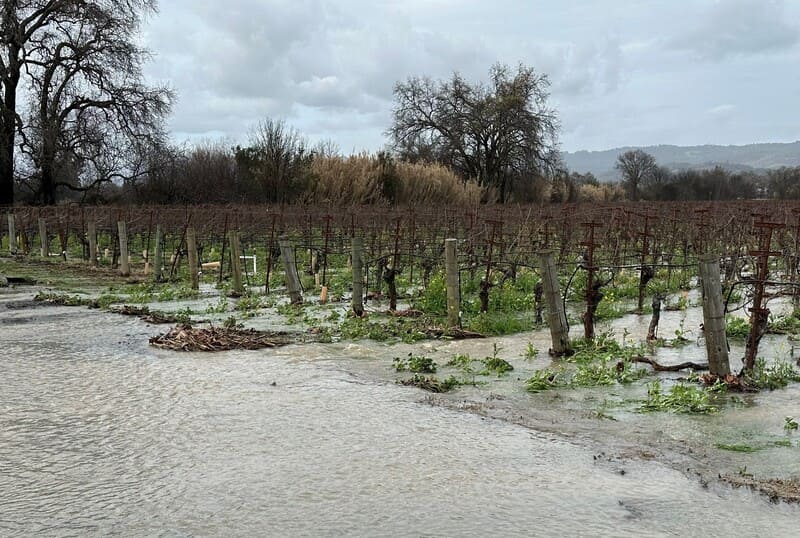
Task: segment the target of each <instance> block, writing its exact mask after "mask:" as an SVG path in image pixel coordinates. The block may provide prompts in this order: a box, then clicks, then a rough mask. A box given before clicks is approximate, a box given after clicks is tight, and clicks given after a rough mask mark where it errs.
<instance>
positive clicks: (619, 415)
mask: <svg viewBox="0 0 800 538" xmlns="http://www.w3.org/2000/svg"><path fill="white" fill-rule="evenodd" d="M635 207H636V208H637V209H636V211H634V206H609V207H604V208H597V207H594V208H593V209H591V211H589V210H587V208H581V207H573V208H570V209H569V214H566V215H557V214H555V213H554V214H546V211H547V209H546V208H545V209H541V208H538V209H537V208H521V207H519V208H515V209H512V210H507V211H506V212H505V214H496V213H493V214H482V213H480V212H479V211H475V212H467V213H464V212H463V211H462V212H461V213H459V214H456V213H452V212H451V213H448V212H439V214H438V215H434V213H433V212H430V213H425V212H423V211H422V210H419V211H415V212H410V211H399V210H398V211H395V212H394V213H392V212H389V211H388V210H387V212H385V213H383V214H381V215H379V217H380V218H378V216H376V215H373V217H374V218H370V220H369V221H368V222H367V221H366V220H365V219H366V217H367V215H360V216H359V215H358V211H355V210H354V211H353V212H351V213H350V214H345V213H344V212H342V213H341V214H338V215H336V216H331V215H329V214H326V213H319V212H317V213H313V214H312V213H311V212H307V214H302V213H300V212H296V213H291V214H290V213H289V211H288V210H286V209H283V210H281V211H283V212H282V213H278V212H275V213H271V214H270V213H266V214H258V213H256V212H255V211H253V212H252V213H247V212H246V211H244V210H243V209H242V208H240V209H239V211H238V212H237V213H234V211H233V210H226V211H217V212H216V213H214V212H213V211H212V210H211V209H205V210H202V211H201V210H198V211H197V212H196V213H194V214H187V213H186V212H183V213H182V214H181V213H179V211H178V210H175V209H170V208H156V209H153V210H152V211H143V212H142V213H140V214H137V215H132V214H129V215H123V214H121V213H119V214H114V213H106V214H101V213H98V212H95V211H94V210H92V211H90V210H74V209H73V210H67V209H61V210H50V212H44V211H42V212H41V213H40V214H37V211H38V210H37V209H31V208H20V209H19V210H17V211H16V212H15V214H13V215H14V217H13V218H11V217H9V223H12V221H13V223H12V224H13V228H11V229H10V231H11V233H7V234H6V235H5V237H4V239H3V245H2V248H3V257H2V258H0V275H3V277H4V280H5V281H7V282H8V287H6V288H3V289H0V327H2V328H3V329H4V331H3V338H4V345H3V350H4V352H3V357H2V359H0V379H2V383H3V389H2V393H0V394H1V395H2V396H1V397H0V534H2V535H4V536H5V535H10V536H30V535H59V536H70V535H74V536H85V535H87V534H121V535H153V534H167V535H209V534H222V533H225V534H231V535H292V536H319V535H347V536H350V535H371V536H372V535H410V536H459V535H465V534H475V533H480V534H489V533H491V534H494V535H554V534H564V533H566V534H568V535H589V536H597V535H613V536H676V535H680V536H693V535H702V536H718V535H729V536H730V535H735V536H749V535H751V536H756V535H763V534H764V530H765V529H768V530H769V533H770V534H771V535H777V536H784V535H785V536H789V535H793V534H794V532H795V529H796V522H797V517H798V515H800V506H798V504H797V500H798V499H800V494H799V493H798V485H799V484H800V464H798V462H799V461H800V457H799V456H800V433H798V431H797V419H800V407H798V404H797V402H798V401H799V400H800V383H798V381H800V373H798V370H799V369H798V366H797V357H798V356H800V350H798V349H796V346H797V345H800V344H797V343H796V341H795V335H796V334H797V333H800V314H798V310H797V308H796V300H797V294H795V293H794V289H795V288H794V282H796V273H797V263H796V260H797V254H796V253H797V249H796V246H797V244H798V243H797V233H796V231H797V230H796V228H795V221H796V215H797V213H796V212H793V209H794V208H793V207H790V206H786V207H781V208H780V211H779V212H775V211H773V213H772V214H770V215H769V216H767V215H766V213H765V212H764V211H763V210H765V209H766V206H759V205H758V204H753V203H747V204H745V203H742V204H739V205H736V204H729V205H725V206H709V205H708V204H706V205H698V206H696V207H688V208H687V207H679V206H664V205H655V204H653V205H652V207H650V206H646V205H638V206H635ZM770 207H772V206H770ZM58 211H61V213H59V212H58ZM98 211H99V210H98ZM487 211H488V210H487ZM759 211H761V214H760V216H758V215H759ZM754 213H755V214H756V216H753V214H754ZM235 215H238V217H237V216H235ZM275 215H277V216H275ZM767 217H769V218H768V219H767ZM570 219H571V220H570ZM732 219H734V220H732ZM110 221H114V222H113V226H111V225H108V226H106V225H105V224H103V223H108V222H110ZM117 221H118V222H122V223H124V224H123V225H117ZM778 221H780V224H782V227H781V228H778V227H777V224H779V222H778ZM732 222H733V224H732ZM764 222H770V223H774V224H776V227H775V231H774V232H773V233H774V236H773V237H771V240H773V241H774V242H773V243H772V246H769V244H766V245H765V244H764V241H765V238H766V236H765V235H764V233H763V231H762V229H761V228H759V227H758V223H764ZM90 223H92V225H91V227H90V226H89V224H90ZM40 226H41V227H40ZM90 229H91V231H92V234H91V237H90V236H89V235H90V234H88V230H90ZM47 230H51V231H50V232H48V231H47ZM40 232H41V233H40ZM232 232H233V233H232ZM239 233H241V236H238V234H239ZM37 234H39V239H38V240H37ZM592 234H596V235H592ZM735 234H739V235H738V239H736V240H734V235H735ZM354 237H358V238H360V239H361V240H362V241H361V248H362V249H363V250H362V251H361V252H357V251H355V250H352V249H351V247H352V244H354V243H356V244H357V242H356V241H353V238H354ZM450 237H454V238H456V239H458V241H457V243H456V244H455V245H454V246H455V248H456V249H457V250H456V253H455V257H452V256H451V257H448V256H446V252H445V239H448V238H450ZM23 238H24V239H23ZM42 238H43V239H42ZM90 239H91V240H90ZM23 244H24V248H23ZM90 244H91V248H90ZM54 245H55V246H54ZM151 250H153V251H154V253H153V254H152V255H149V252H150V251H151ZM759 250H761V251H766V252H767V253H769V255H768V256H764V258H765V259H766V266H765V270H766V274H764V273H763V272H761V267H762V266H761V265H759V263H760V258H759V254H758V252H759ZM231 251H233V252H234V253H235V254H234V255H233V256H231V254H230V253H231ZM88 252H92V253H93V255H91V256H88V255H87V257H88V258H89V259H83V258H84V254H87V253H88ZM155 252H158V254H155ZM698 252H704V253H708V252H712V253H713V255H714V261H715V262H718V263H714V264H713V265H715V266H717V267H718V269H719V270H720V271H721V273H720V276H719V280H720V282H721V284H722V286H723V297H722V299H723V301H724V308H725V312H724V317H723V320H724V325H723V329H724V333H725V335H726V349H728V353H727V356H728V357H729V364H730V376H728V377H725V376H712V375H711V374H710V373H707V370H708V369H709V367H711V368H713V367H714V365H713V364H711V365H710V364H709V362H710V361H709V357H708V348H707V346H706V340H707V332H708V331H707V328H706V325H707V324H708V320H709V319H710V318H709V317H708V313H707V312H704V308H703V306H704V301H707V292H706V295H704V293H703V291H702V290H703V288H702V287H701V285H700V284H701V283H700V281H699V278H698V277H699V271H698V263H699V256H698ZM9 253H10V254H11V255H9ZM51 254H55V255H51ZM357 254H358V255H357ZM546 256H550V257H551V258H552V262H553V265H554V267H555V268H556V270H555V273H554V278H553V282H554V285H555V286H556V287H557V290H556V291H557V294H558V297H559V299H560V301H559V303H560V306H559V304H553V303H548V302H547V301H546V300H545V299H546V297H544V296H545V295H546V293H547V291H546V290H543V289H542V288H543V286H545V287H546V286H547V285H548V284H547V283H545V282H544V278H543V275H546V274H547V272H546V269H544V268H543V267H544V262H543V260H546ZM287 259H288V260H290V261H288V262H287ZM448 259H450V260H455V263H454V265H455V267H456V271H455V275H456V278H454V279H453V278H448V276H452V273H450V275H448V263H447V262H448ZM359 262H363V264H362V263H359ZM239 263H241V265H239ZM203 264H205V265H203ZM362 265H363V268H362V267H360V266H362ZM359 271H363V274H362V276H361V278H358V277H357V276H355V277H354V274H355V275H357V274H358V272H359ZM121 273H122V274H121ZM646 274H647V275H649V277H648V278H645V277H644V275H646ZM295 278H296V280H297V286H298V289H293V286H294V284H293V283H292V280H293V279H295ZM598 283H599V284H600V285H597V284H598ZM359 288H360V291H358V290H359ZM354 290H356V291H355V294H354ZM454 290H455V293H454ZM759 293H761V295H760V296H759ZM354 297H355V298H354ZM454 300H455V301H457V303H455V305H457V309H456V310H455V311H453V306H454V303H453V301H454ZM559 308H561V309H562V310H563V312H561V314H562V316H563V319H555V318H554V317H553V316H552V315H551V313H552V312H553V311H555V310H557V309H559ZM359 309H360V310H361V311H360V312H359ZM764 310H768V313H767V314H768V321H767V323H766V324H765V325H764V327H763V330H759V331H758V334H756V335H754V333H753V332H752V328H753V326H754V325H753V323H752V322H753V320H755V321H756V325H755V326H756V327H757V328H758V327H759V325H758V323H759V318H758V317H757V316H758V315H760V313H761V312H763V311H764ZM587 312H591V315H587ZM453 316H455V321H454V320H453ZM587 319H588V323H587ZM654 320H655V321H654ZM654 323H655V326H654ZM554 327H555V328H556V329H559V327H560V329H561V331H562V332H561V333H559V332H558V330H554V329H553V328H554ZM589 330H591V332H592V334H591V337H588V338H587V333H588V332H589ZM557 337H558V338H562V339H563V343H564V344H565V345H566V346H567V347H568V352H566V353H563V354H558V353H557V354H551V353H549V352H548V351H550V350H552V349H553V348H554V347H556V346H558V345H559V342H558V341H557V340H556V338H557ZM753 345H755V346H756V347H757V354H756V355H757V357H756V361H755V362H754V366H753V368H752V369H749V370H748V369H747V368H746V363H743V359H744V358H745V357H746V356H747V355H748V349H750V348H752V346H753ZM682 364H691V365H692V367H682V368H674V369H673V371H670V367H677V366H681V365H682ZM695 367H697V368H695ZM659 368H664V371H658V369H659Z"/></svg>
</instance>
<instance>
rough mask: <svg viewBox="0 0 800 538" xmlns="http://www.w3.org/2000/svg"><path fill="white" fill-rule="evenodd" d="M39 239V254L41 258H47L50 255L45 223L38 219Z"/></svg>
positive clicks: (43, 220)
mask: <svg viewBox="0 0 800 538" xmlns="http://www.w3.org/2000/svg"><path fill="white" fill-rule="evenodd" d="M39 239H40V241H41V248H40V249H39V254H40V255H41V256H42V258H47V256H48V255H49V253H50V247H49V245H48V244H47V221H46V220H45V219H43V218H39Z"/></svg>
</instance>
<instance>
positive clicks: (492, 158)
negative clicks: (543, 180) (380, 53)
mask: <svg viewBox="0 0 800 538" xmlns="http://www.w3.org/2000/svg"><path fill="white" fill-rule="evenodd" d="M489 79H490V81H489V83H488V84H482V83H479V84H474V85H473V84H469V83H468V82H467V81H465V80H464V79H463V78H462V77H461V76H460V75H458V74H454V75H453V78H452V79H450V80H447V81H439V82H434V81H433V80H431V79H429V78H411V79H409V80H408V81H406V82H404V83H398V84H397V85H396V86H395V89H394V96H395V107H394V112H393V115H394V124H393V126H392V128H391V129H390V130H389V134H390V135H391V136H392V137H393V139H394V145H395V150H396V151H397V152H398V153H399V155H400V156H401V158H408V159H409V160H412V161H418V160H435V161H437V162H440V163H442V164H444V165H446V166H449V167H451V168H452V169H453V170H455V171H456V172H457V173H458V174H459V175H460V176H461V177H462V178H463V179H464V180H467V179H469V178H474V179H476V180H477V181H478V183H479V184H480V185H481V186H483V187H484V188H494V189H497V192H498V195H499V199H500V201H501V202H505V201H506V197H507V193H508V188H509V185H510V184H511V183H512V181H514V179H516V178H528V179H530V180H532V178H534V177H535V176H537V175H539V176H541V175H545V174H548V173H550V172H551V171H553V170H555V169H556V167H557V166H558V164H559V155H558V151H557V150H558V147H557V146H558V144H557V132H558V120H557V118H556V114H555V112H554V111H553V110H552V109H550V108H548V107H547V98H548V96H549V95H548V92H547V87H548V85H549V82H548V79H547V77H546V76H545V75H538V74H536V73H535V72H534V70H533V69H532V68H530V67H525V66H523V65H520V66H519V67H518V68H517V71H516V72H515V73H512V71H511V70H510V69H509V68H508V67H507V66H504V65H499V64H498V65H495V66H493V67H492V68H491V69H490V71H489Z"/></svg>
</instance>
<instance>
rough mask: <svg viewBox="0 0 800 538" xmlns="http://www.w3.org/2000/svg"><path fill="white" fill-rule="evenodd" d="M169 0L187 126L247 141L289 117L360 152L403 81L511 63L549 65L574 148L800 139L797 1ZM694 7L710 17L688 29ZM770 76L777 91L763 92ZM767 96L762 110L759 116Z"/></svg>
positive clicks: (162, 49)
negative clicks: (751, 112) (267, 123)
mask: <svg viewBox="0 0 800 538" xmlns="http://www.w3.org/2000/svg"><path fill="white" fill-rule="evenodd" d="M161 8H162V12H161V14H160V15H159V16H157V17H155V18H154V19H153V20H152V22H151V24H150V25H149V26H148V28H147V35H146V36H145V42H146V44H147V45H148V46H149V47H150V48H151V49H152V50H153V51H154V52H155V53H156V61H155V62H153V63H152V64H151V65H150V66H149V67H148V74H149V76H150V77H151V78H152V79H153V80H158V81H168V82H169V83H170V84H171V85H172V86H173V87H175V88H176V90H177V92H178V94H179V102H178V105H177V107H176V110H175V114H174V116H173V118H172V122H171V123H172V127H173V130H174V131H175V133H176V135H175V136H176V137H180V136H189V137H202V136H205V135H209V134H213V135H216V134H218V133H222V134H225V135H228V136H230V137H232V138H234V139H237V138H238V139H241V138H242V137H243V135H244V134H245V133H246V132H247V130H248V128H249V127H250V126H251V125H253V124H254V123H256V122H257V121H259V120H261V119H263V118H264V117H275V118H284V119H286V120H287V121H288V122H289V123H291V124H293V125H295V126H297V127H298V128H299V129H300V130H301V131H303V132H305V133H307V134H309V136H311V137H313V138H331V139H334V140H337V141H340V143H341V146H342V147H343V148H345V149H350V148H351V147H352V148H354V149H361V148H368V149H377V148H379V147H381V146H382V145H383V144H384V143H385V140H384V139H383V136H382V133H383V131H385V129H386V128H387V127H388V124H389V121H390V111H391V103H392V88H393V86H394V84H395V83H396V82H397V81H400V80H405V79H406V78H407V77H409V76H415V75H428V76H431V77H433V78H444V77H448V76H450V75H451V74H452V73H453V72H454V71H458V72H460V73H461V74H463V75H464V76H465V77H466V78H468V79H470V80H473V81H478V80H485V77H486V73H487V70H488V68H489V67H490V66H491V65H492V64H493V63H495V62H498V61H499V62H504V63H508V64H511V65H514V64H516V63H518V62H523V63H525V64H527V65H532V66H534V67H535V68H536V69H537V71H539V72H541V73H546V74H548V75H549V77H550V80H551V82H552V86H551V94H552V104H553V105H554V106H556V107H557V108H558V110H559V113H560V116H561V120H562V121H561V123H562V125H563V133H562V140H563V143H564V144H563V145H564V147H565V148H566V149H580V148H588V149H600V148H604V147H610V146H613V145H627V144H631V145H633V144H643V143H651V142H655V143H659V142H663V143H681V142H687V143H692V142H693V141H697V142H721V143H734V142H740V141H741V140H738V139H737V140H733V138H734V137H736V136H740V137H744V136H751V135H750V134H749V133H757V134H758V136H759V137H760V138H761V139H765V138H769V125H770V124H769V121H770V118H773V119H774V122H775V125H776V127H775V133H781V134H780V136H786V133H787V132H788V133H792V132H794V133H797V134H796V136H797V137H798V138H800V128H797V127H792V126H790V125H788V124H786V122H785V120H786V114H785V113H783V112H782V111H780V110H779V109H781V108H783V109H785V108H788V107H790V106H794V103H793V101H794V96H795V95H796V94H797V92H799V91H800V81H797V80H795V79H796V77H792V76H791V75H790V74H789V73H788V72H787V71H786V69H785V66H786V65H787V64H788V63H792V60H794V65H796V62H797V60H800V52H798V47H797V46H796V43H797V32H796V28H797V26H798V21H800V5H797V6H795V5H794V4H791V3H785V2H778V1H770V0H765V1H755V0H725V1H719V2H712V1H711V0H682V1H681V2H675V1H674V0H652V1H651V2H647V3H646V5H644V3H643V4H642V5H638V4H632V3H622V2H619V1H618V0H591V1H590V0H575V1H570V2H563V1H561V0H540V1H537V2H530V1H528V0H497V2H494V3H488V2H482V1H480V0H385V1H382V2H374V1H369V0H340V1H337V2H326V1H324V0H227V1H225V2H220V1H219V0H162V2H161ZM686 20H690V21H696V22H695V23H693V24H691V25H690V26H689V29H688V30H687V29H686V26H687V25H686V23H685V22H684V21H686ZM751 59H757V60H758V63H757V64H754V63H752V62H751V61H750V60H751ZM698 60H700V61H699V62H698ZM709 60H713V61H709ZM765 77H766V78H767V79H769V80H771V81H772V82H771V84H770V85H769V87H770V88H771V89H770V95H769V98H767V99H761V98H760V97H759V96H760V95H763V94H764V92H765V91H766V90H765V89H764V85H763V84H762V83H761V81H763V80H764V79H765ZM720 92H722V93H723V95H719V93H720ZM752 101H759V103H760V105H759V110H760V119H759V121H758V122H757V123H753V122H754V120H753V118H752V117H750V116H747V114H746V112H747V111H748V103H749V102H752ZM723 105H725V106H723ZM726 107H728V108H726ZM751 108H752V107H751ZM702 118H705V120H702ZM723 118H724V120H725V121H724V122H723V121H721V120H722V119H723ZM702 121H705V122H706V123H702ZM723 123H724V124H725V125H724V128H723V127H720V126H721V125H722V124H723ZM778 124H780V126H779V127H778V126H777V125H778ZM688 126H691V127H688ZM737 128H738V129H740V133H739V132H737V130H736V129H737ZM753 129H755V130H753ZM759 129H760V131H759ZM753 136H755V135H753ZM774 136H778V134H776V135H774ZM691 137H694V138H691ZM690 138H691V139H690ZM744 141H746V140H744Z"/></svg>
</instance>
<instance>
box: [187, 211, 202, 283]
mask: <svg viewBox="0 0 800 538" xmlns="http://www.w3.org/2000/svg"><path fill="white" fill-rule="evenodd" d="M186 250H187V256H188V258H189V282H190V284H191V286H192V289H193V290H199V289H200V274H199V268H198V267H197V233H196V232H195V229H194V226H189V228H187V229H186Z"/></svg>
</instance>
